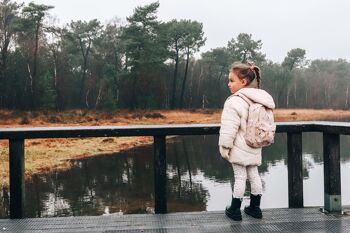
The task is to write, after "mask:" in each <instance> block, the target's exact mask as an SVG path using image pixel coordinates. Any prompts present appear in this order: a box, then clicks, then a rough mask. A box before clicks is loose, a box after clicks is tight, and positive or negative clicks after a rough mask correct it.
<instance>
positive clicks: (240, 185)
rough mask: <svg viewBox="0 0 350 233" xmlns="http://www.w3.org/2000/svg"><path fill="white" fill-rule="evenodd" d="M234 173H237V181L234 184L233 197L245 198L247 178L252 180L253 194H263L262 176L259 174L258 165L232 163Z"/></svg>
mask: <svg viewBox="0 0 350 233" xmlns="http://www.w3.org/2000/svg"><path fill="white" fill-rule="evenodd" d="M232 168H233V173H234V175H235V182H234V185H233V197H234V198H243V196H244V192H245V186H246V180H247V177H248V180H249V182H250V187H251V192H250V193H251V194H253V195H259V194H262V184H261V178H260V176H259V172H258V167H257V166H246V167H245V166H241V165H237V164H232Z"/></svg>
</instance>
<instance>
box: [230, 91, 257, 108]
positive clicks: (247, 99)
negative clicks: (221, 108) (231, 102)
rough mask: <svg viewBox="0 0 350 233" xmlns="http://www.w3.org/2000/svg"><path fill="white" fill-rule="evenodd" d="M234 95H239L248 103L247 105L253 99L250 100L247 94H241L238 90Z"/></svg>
mask: <svg viewBox="0 0 350 233" xmlns="http://www.w3.org/2000/svg"><path fill="white" fill-rule="evenodd" d="M234 95H236V96H239V97H241V98H242V99H243V100H244V101H245V102H247V103H248V105H249V106H250V105H252V104H254V102H253V101H251V100H250V99H249V98H248V97H247V96H245V95H243V94H242V93H239V92H238V93H235V94H234Z"/></svg>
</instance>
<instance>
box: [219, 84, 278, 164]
mask: <svg viewBox="0 0 350 233" xmlns="http://www.w3.org/2000/svg"><path fill="white" fill-rule="evenodd" d="M238 92H239V93H242V94H243V95H245V96H246V97H248V98H249V99H251V100H252V101H253V102H257V103H260V104H262V105H264V106H266V107H268V108H271V109H274V108H275V103H274V101H273V98H272V96H271V95H270V94H269V93H267V92H266V91H264V90H261V89H257V88H242V89H240V90H239V91H238ZM248 108H249V105H248V103H247V102H246V101H244V100H243V99H242V98H241V97H239V96H236V95H231V96H230V97H228V98H227V100H226V102H225V104H224V109H223V111H222V115H221V128H220V137H219V146H220V147H221V150H220V151H221V154H222V152H223V150H224V149H222V147H225V148H228V149H227V150H229V152H228V158H227V160H228V161H229V162H231V163H235V164H239V165H242V166H249V165H257V166H259V165H261V148H252V147H250V146H248V145H247V144H246V142H245V139H244V134H245V130H246V125H247V118H248ZM226 152H227V151H226Z"/></svg>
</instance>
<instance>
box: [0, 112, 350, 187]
mask: <svg viewBox="0 0 350 233" xmlns="http://www.w3.org/2000/svg"><path fill="white" fill-rule="evenodd" d="M81 112H82V111H81V110H73V113H74V114H75V115H76V119H74V118H73V119H71V120H69V119H66V118H65V116H64V115H65V114H67V115H68V116H69V115H72V111H67V112H63V113H62V114H59V113H56V112H54V113H48V114H43V115H41V114H39V115H37V116H36V117H33V118H30V119H27V120H28V121H30V122H31V123H29V124H23V122H22V121H23V116H22V117H21V116H20V117H18V118H12V119H11V118H10V117H7V118H6V117H1V118H0V128H10V127H11V128H12V127H13V128H14V127H49V126H87V125H128V124H140V125H141V124H143V125H145V124H195V123H203V124H204V123H219V122H220V116H221V109H220V110H217V109H214V110H212V109H209V110H207V109H200V110H194V111H189V110H183V111H179V110H173V111H170V110H159V111H156V110H152V111H137V112H127V111H125V112H122V113H121V114H118V115H117V116H112V117H111V115H110V114H109V115H107V114H106V116H103V114H104V113H103V112H102V113H100V112H90V113H89V112H88V113H87V115H86V116H84V117H83V116H81V114H80V113H81ZM82 113H83V114H84V112H82ZM7 114H8V116H11V113H10V112H7ZM30 114H31V113H26V114H25V116H27V117H28V115H30ZM51 114H52V115H51ZM94 114H96V115H94ZM0 115H2V116H4V115H6V114H5V112H4V111H1V110H0ZM274 115H275V120H276V122H281V121H310V120H321V119H322V120H327V119H328V120H331V119H333V120H334V119H350V110H349V111H346V110H331V109H323V110H315V109H276V110H274ZM53 116H56V118H54V120H55V121H58V120H60V119H61V122H54V123H52V122H50V121H53V118H52V117H53ZM147 116H148V117H147ZM45 117H46V118H45ZM45 119H47V121H45ZM91 119H92V120H91ZM107 119H108V120H107ZM11 121H12V124H9V122H11ZM77 121H80V123H79V122H77ZM62 122H64V123H62ZM173 137H175V136H173ZM168 138H171V137H168ZM168 138H167V139H168ZM152 143H153V138H152V137H118V138H117V137H108V138H107V137H106V138H69V139H65V138H64V139H28V140H26V141H25V168H26V169H25V176H26V179H30V178H31V177H32V176H33V175H34V174H44V173H49V172H53V171H55V170H58V171H60V170H67V169H69V168H70V166H71V165H70V161H71V160H76V159H84V158H88V157H93V156H99V155H102V154H103V155H112V154H114V153H118V152H122V151H125V150H130V149H133V148H135V147H140V146H145V145H150V144H152ZM0 161H2V162H1V163H0V180H1V184H2V186H8V183H9V180H8V176H9V166H8V162H9V159H8V140H0Z"/></svg>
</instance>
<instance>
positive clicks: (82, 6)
mask: <svg viewBox="0 0 350 233" xmlns="http://www.w3.org/2000/svg"><path fill="white" fill-rule="evenodd" d="M154 1H155V0H34V2H35V3H37V4H38V3H41V4H46V5H52V6H54V7H55V8H54V9H52V10H50V13H51V14H52V15H54V16H56V17H57V18H58V19H59V24H61V25H62V24H65V23H69V22H70V21H71V20H90V19H94V18H97V19H99V20H100V21H101V22H103V23H105V22H107V21H108V20H110V19H112V18H114V17H118V18H121V19H122V20H124V21H125V17H127V16H130V15H131V14H132V13H133V9H134V8H135V7H136V6H142V5H145V4H149V3H151V2H154ZM17 2H25V3H29V2H31V0H24V1H23V0H22V1H19V0H17ZM159 2H160V7H159V10H158V17H159V19H160V20H162V21H169V20H171V19H191V20H197V21H199V22H202V23H203V29H204V32H205V36H206V37H207V42H206V45H205V46H204V47H203V48H202V49H201V52H205V51H208V50H210V49H212V48H216V47H222V46H226V45H227V42H228V41H229V40H231V39H232V38H236V37H237V35H238V34H239V33H242V32H245V33H250V34H252V35H253V39H254V40H258V39H260V40H262V43H263V48H262V50H263V52H264V53H265V54H266V56H267V58H268V59H270V60H272V61H274V62H282V61H283V58H284V57H285V56H286V54H287V52H288V51H289V50H290V49H293V48H302V49H305V50H306V56H307V58H308V59H316V58H322V59H338V58H344V59H346V60H347V61H350V48H349V42H350V26H349V23H350V1H348V0H250V1H247V0H216V1H213V0H159Z"/></svg>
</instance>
